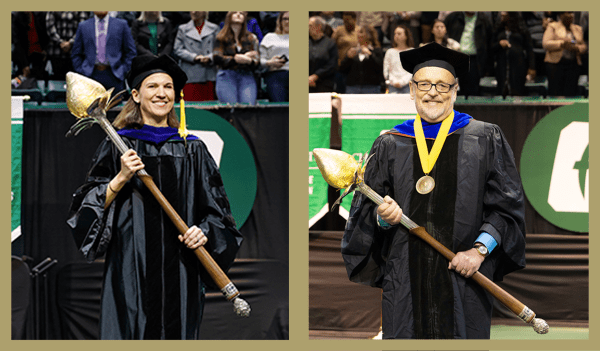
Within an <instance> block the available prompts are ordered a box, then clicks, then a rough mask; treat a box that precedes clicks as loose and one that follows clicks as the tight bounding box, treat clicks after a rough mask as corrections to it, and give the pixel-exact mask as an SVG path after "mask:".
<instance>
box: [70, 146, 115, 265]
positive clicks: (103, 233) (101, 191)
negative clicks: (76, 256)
mask: <svg viewBox="0 0 600 351" xmlns="http://www.w3.org/2000/svg"><path fill="white" fill-rule="evenodd" d="M113 155H114V153H113V147H112V145H111V143H110V141H109V140H108V139H105V140H104V141H103V142H102V143H101V144H100V146H99V147H98V149H97V150H96V154H95V155H94V158H93V159H92V165H91V167H90V170H89V172H88V174H87V176H86V181H85V183H84V184H83V185H82V186H81V187H79V188H78V189H77V190H76V191H75V194H73V200H72V202H71V207H70V210H69V218H68V220H67V224H68V226H69V227H70V228H71V231H72V234H73V237H74V239H75V244H76V245H77V248H78V250H79V251H80V252H81V253H82V254H83V255H84V256H85V258H86V259H87V261H88V262H92V261H94V260H95V259H96V258H98V257H100V256H102V254H103V253H104V252H105V251H106V248H107V247H108V243H109V241H110V238H111V234H112V224H113V218H114V214H115V201H113V202H112V203H111V205H110V206H109V207H108V208H107V209H106V210H105V209H104V204H105V203H106V189H107V187H108V182H110V180H111V179H112V178H113V177H114V175H115V174H116V170H115V169H116V167H115V158H114V156H113Z"/></svg>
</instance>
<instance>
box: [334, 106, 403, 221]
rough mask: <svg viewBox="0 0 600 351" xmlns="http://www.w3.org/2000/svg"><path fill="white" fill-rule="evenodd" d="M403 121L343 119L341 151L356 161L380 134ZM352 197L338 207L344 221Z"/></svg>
mask: <svg viewBox="0 0 600 351" xmlns="http://www.w3.org/2000/svg"><path fill="white" fill-rule="evenodd" d="M405 120H406V119H397V118H386V119H377V118H358V117H352V118H348V119H346V118H344V124H342V151H345V152H347V153H349V154H350V155H352V156H354V158H355V159H356V161H358V160H359V159H360V156H361V155H363V154H365V153H368V152H369V150H371V146H373V142H374V141H375V139H377V137H378V136H379V135H380V134H381V133H382V132H385V131H388V130H390V129H392V128H393V127H394V126H395V125H398V124H400V123H402V122H404V121H405ZM367 184H368V182H367ZM352 196H354V193H351V194H348V195H347V196H346V197H345V198H344V199H343V200H342V203H341V205H340V211H339V213H340V216H342V217H344V218H345V219H348V213H349V211H350V203H351V202H352Z"/></svg>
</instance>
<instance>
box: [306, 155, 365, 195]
mask: <svg viewBox="0 0 600 351" xmlns="http://www.w3.org/2000/svg"><path fill="white" fill-rule="evenodd" d="M313 156H314V157H315V161H317V166H319V170H320V171H321V174H322V175H323V178H324V179H325V181H326V182H327V183H328V184H329V185H331V186H332V187H334V188H337V189H345V188H347V187H349V186H351V185H352V184H354V183H355V182H356V180H357V179H358V177H355V173H356V172H357V171H359V172H360V169H359V164H358V162H356V160H355V159H354V157H352V156H351V155H350V154H348V153H346V152H344V151H340V150H332V149H314V150H313Z"/></svg>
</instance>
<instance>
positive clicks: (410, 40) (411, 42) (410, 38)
mask: <svg viewBox="0 0 600 351" xmlns="http://www.w3.org/2000/svg"><path fill="white" fill-rule="evenodd" d="M398 28H402V29H403V30H404V35H405V36H406V46H408V47H409V48H414V47H415V40H414V39H413V36H412V33H411V32H410V29H408V27H407V26H406V25H404V24H399V25H397V26H396V28H394V31H393V32H392V33H394V36H396V29H398ZM397 46H398V44H396V40H394V38H393V37H392V47H393V48H395V47H397Z"/></svg>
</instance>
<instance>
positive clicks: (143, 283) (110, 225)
mask: <svg viewBox="0 0 600 351" xmlns="http://www.w3.org/2000/svg"><path fill="white" fill-rule="evenodd" d="M127 80H128V83H129V86H130V87H132V91H131V97H130V98H129V100H128V101H127V103H126V105H125V106H124V107H123V109H122V111H121V112H120V113H119V115H118V116H117V118H116V119H115V121H114V123H113V125H114V126H115V128H116V129H118V133H119V134H120V135H121V137H122V138H123V140H124V141H125V143H126V144H127V145H128V146H129V147H130V148H131V149H130V150H128V151H127V152H126V153H124V154H123V155H122V156H121V155H120V152H119V151H118V150H117V148H116V147H115V146H113V145H112V144H111V142H110V140H109V139H108V138H107V139H106V140H104V142H102V144H101V145H100V146H99V148H98V150H97V152H96V155H95V156H94V159H93V160H92V166H91V169H90V171H89V173H88V175H87V179H86V181H85V183H84V185H82V186H81V187H80V188H79V189H78V190H77V191H76V193H75V194H74V198H73V203H72V204H71V213H70V218H69V220H68V224H69V226H70V227H71V228H72V230H73V235H74V237H75V241H76V244H77V246H78V248H79V250H80V251H81V252H82V253H83V254H84V255H85V257H86V258H87V260H88V261H93V260H95V259H96V258H98V257H100V256H101V255H102V254H106V256H105V270H104V282H103V288H102V296H101V312H100V338H101V339H198V338H199V329H200V321H201V320H202V311H203V307H204V289H205V284H207V283H209V284H210V283H212V280H211V278H210V277H209V276H208V274H207V272H206V271H205V270H204V268H203V267H202V266H201V264H200V261H199V260H198V259H197V257H196V256H195V254H194V253H193V250H194V249H196V248H198V247H200V246H201V245H204V247H205V248H206V249H207V251H208V252H209V253H210V254H211V256H212V257H213V258H214V259H215V261H216V262H217V263H218V264H219V266H220V267H221V268H222V269H223V270H224V271H227V269H228V268H229V266H230V265H231V263H232V262H233V259H234V258H235V255H236V253H237V250H238V248H239V245H240V243H241V241H242V238H241V235H240V233H239V232H238V230H237V229H236V226H235V221H234V219H233V217H232V216H231V211H230V208H229V202H228V200H227V196H226V194H225V190H224V188H223V182H222V180H221V176H220V174H219V171H218V168H217V166H216V164H215V162H214V160H213V159H212V157H211V156H210V154H209V152H208V150H207V148H206V145H205V144H204V143H203V142H202V141H201V140H199V139H198V138H197V137H192V136H188V137H187V138H186V140H184V139H183V138H182V137H181V136H180V135H179V133H178V130H177V127H178V126H179V123H178V121H177V118H176V114H175V111H174V109H173V105H174V102H175V99H176V97H177V96H179V94H180V91H181V89H182V87H183V85H184V84H185V82H186V80H187V77H186V75H185V73H184V72H183V71H182V70H181V69H180V68H179V66H178V65H177V63H176V62H175V61H174V60H173V59H171V58H170V57H169V56H160V57H156V56H152V55H148V56H138V57H136V58H135V59H134V61H133V65H132V70H131V71H130V72H129V75H128V78H127ZM142 168H143V169H145V170H146V171H147V172H148V173H149V174H150V175H151V176H152V177H153V179H154V182H155V183H156V185H157V186H158V188H159V189H160V191H161V192H162V193H163V195H164V196H165V197H166V198H167V200H168V201H169V202H170V204H171V205H172V206H173V208H174V209H175V210H176V211H177V213H178V214H179V215H180V216H181V218H182V219H183V220H184V221H185V222H186V224H187V225H188V226H189V227H190V229H189V230H188V231H187V232H186V233H185V234H184V235H180V234H179V232H178V231H177V229H176V227H175V225H174V224H173V223H172V222H171V221H170V220H169V218H168V217H167V216H166V214H165V213H164V211H163V210H162V208H161V207H160V205H159V204H158V202H157V201H156V199H155V198H154V197H153V196H152V194H151V193H150V192H149V190H148V189H147V188H145V186H144V185H143V183H142V182H141V181H140V180H139V179H138V178H136V177H133V175H134V174H135V172H137V171H139V170H140V169H142Z"/></svg>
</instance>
